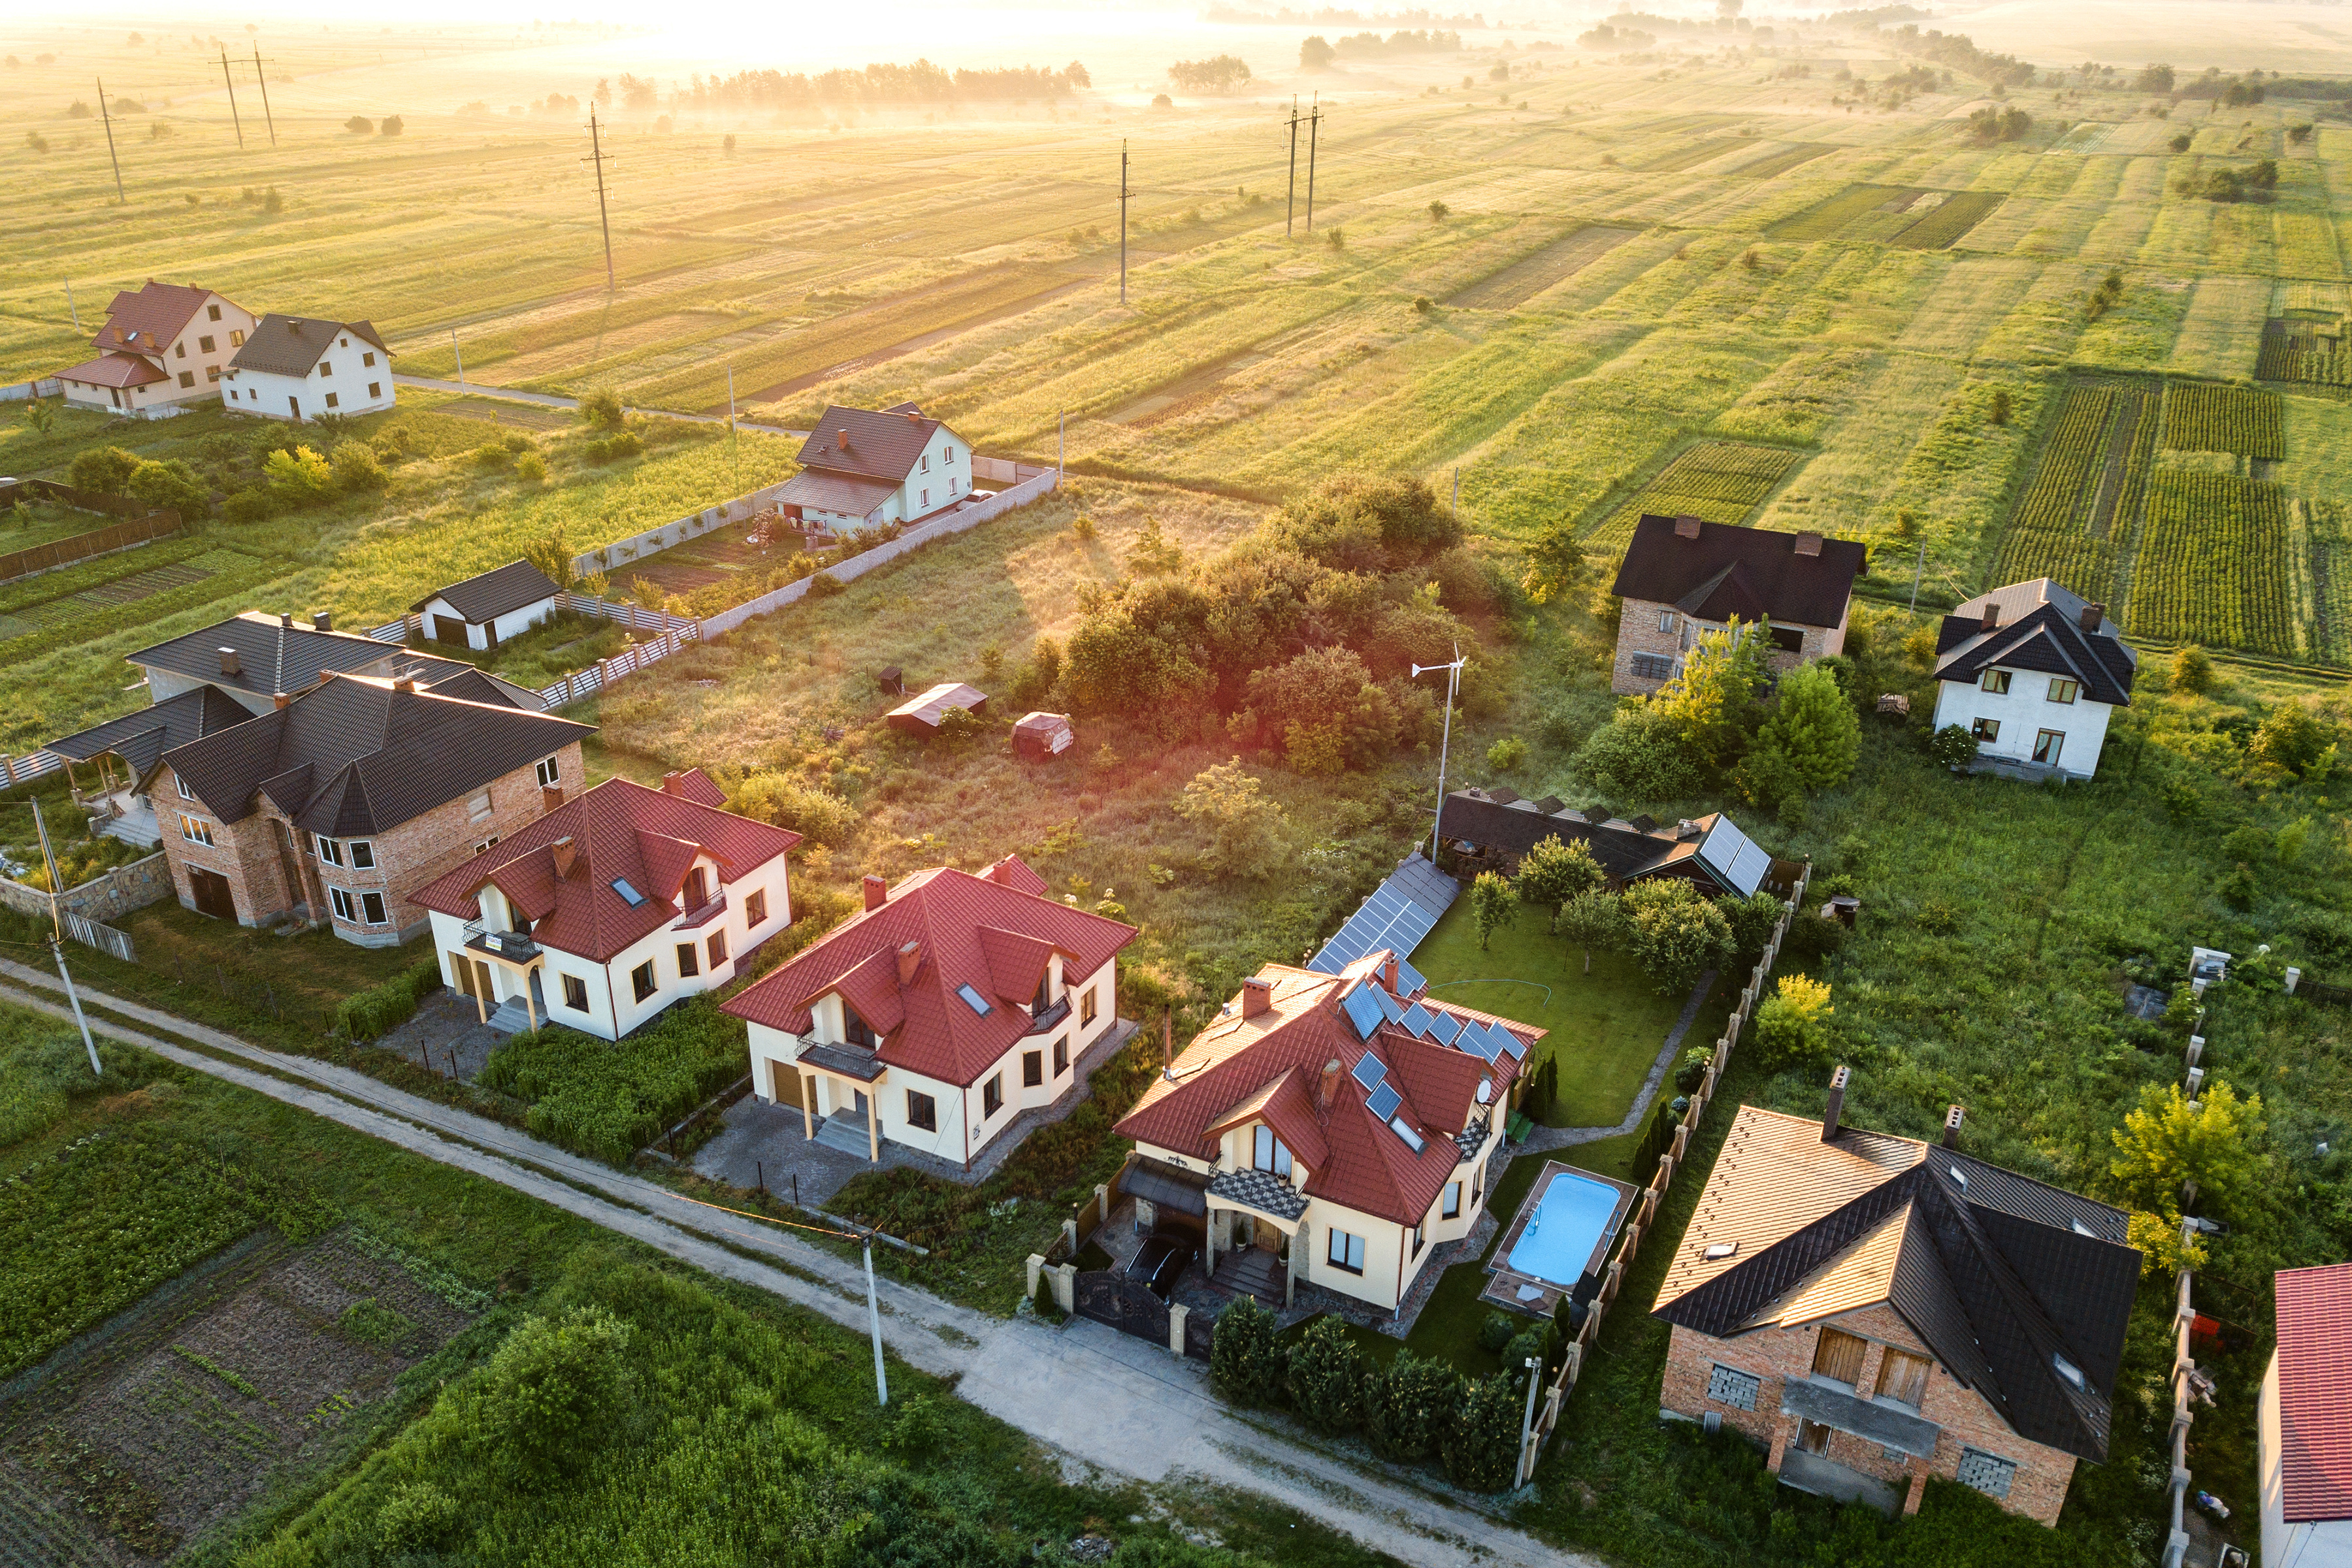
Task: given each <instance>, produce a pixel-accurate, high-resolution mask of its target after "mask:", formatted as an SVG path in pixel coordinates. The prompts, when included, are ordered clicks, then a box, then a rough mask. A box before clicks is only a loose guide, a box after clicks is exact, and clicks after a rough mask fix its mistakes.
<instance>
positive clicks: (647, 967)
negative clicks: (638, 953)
mask: <svg viewBox="0 0 2352 1568" xmlns="http://www.w3.org/2000/svg"><path fill="white" fill-rule="evenodd" d="M629 989H630V990H632V991H634V992H635V993H636V995H637V1000H638V1001H640V1002H642V1001H644V1000H645V999H646V997H648V996H650V995H652V994H654V989H655V987H654V961H653V960H652V959H650V958H648V959H646V961H645V962H644V963H640V964H638V965H637V966H636V967H635V969H632V970H630V971H629Z"/></svg>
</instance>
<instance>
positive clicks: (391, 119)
mask: <svg viewBox="0 0 2352 1568" xmlns="http://www.w3.org/2000/svg"><path fill="white" fill-rule="evenodd" d="M406 129H408V128H407V127H406V126H404V125H403V124H402V123H401V122H400V116H399V115H397V114H387V115H385V116H384V117H383V124H381V125H379V126H377V127H376V132H377V133H378V134H379V135H383V136H397V135H399V134H400V133H401V132H403V131H405V130H406Z"/></svg>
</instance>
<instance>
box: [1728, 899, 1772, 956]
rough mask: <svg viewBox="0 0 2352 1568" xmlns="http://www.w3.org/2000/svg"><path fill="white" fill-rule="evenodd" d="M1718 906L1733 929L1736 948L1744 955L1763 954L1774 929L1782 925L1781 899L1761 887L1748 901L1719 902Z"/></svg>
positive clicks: (1732, 938)
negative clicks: (1751, 953)
mask: <svg viewBox="0 0 2352 1568" xmlns="http://www.w3.org/2000/svg"><path fill="white" fill-rule="evenodd" d="M1715 907H1716V908H1717V909H1718V910H1722V911H1723V919H1724V922H1725V923H1726V924H1727V925H1728V926H1730V928H1731V941H1732V945H1733V947H1734V948H1735V949H1736V950H1737V951H1738V952H1741V953H1743V954H1745V953H1750V952H1763V951H1764V944H1765V943H1766V942H1769V941H1771V940H1772V928H1773V927H1774V926H1776V925H1779V924H1780V900H1778V899H1776V898H1774V897H1773V896H1772V895H1771V894H1769V893H1768V892H1766V891H1764V889H1761V888H1759V889H1757V890H1756V891H1754V892H1752V893H1750V894H1748V896H1747V897H1746V898H1744V899H1734V898H1720V899H1717V900H1715Z"/></svg>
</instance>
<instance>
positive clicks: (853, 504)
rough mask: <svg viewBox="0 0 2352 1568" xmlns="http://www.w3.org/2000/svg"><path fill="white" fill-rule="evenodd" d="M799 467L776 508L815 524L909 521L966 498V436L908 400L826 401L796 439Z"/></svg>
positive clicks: (851, 526) (845, 527)
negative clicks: (877, 404) (876, 403)
mask: <svg viewBox="0 0 2352 1568" xmlns="http://www.w3.org/2000/svg"><path fill="white" fill-rule="evenodd" d="M800 468H801V471H800V472H799V473H797V474H794V475H793V477H792V478H791V479H787V480H785V481H784V484H783V488H782V489H779V490H778V491H777V492H776V508H777V510H779V511H781V512H782V514H783V515H784V516H786V517H789V518H794V519H797V520H798V521H801V522H803V523H807V524H810V525H812V526H814V527H816V528H821V529H830V530H837V531H844V532H854V531H856V530H858V529H863V528H877V527H880V526H882V525H884V524H887V523H893V522H917V521H921V520H922V519H924V518H927V517H929V516H931V515H932V514H933V513H935V512H942V511H946V510H950V508H952V507H957V506H961V505H962V504H963V503H964V502H966V501H969V500H971V477H972V476H971V445H970V443H968V442H966V441H965V440H964V438H963V437H961V436H959V435H957V434H956V433H955V432H954V431H952V430H950V429H949V428H948V427H947V426H944V425H942V424H940V422H939V421H938V420H936V419H929V418H926V417H924V415H923V411H922V410H921V409H919V408H918V407H916V406H915V405H913V404H911V403H900V404H896V405H892V406H891V407H888V408H883V409H872V408H845V407H843V406H841V405H838V404H835V405H832V406H830V407H828V408H826V409H825V411H824V417H823V418H821V419H819V420H818V421H817V422H816V428H815V429H814V430H811V431H810V432H809V435H808V439H807V440H806V441H803V443H801V451H800Z"/></svg>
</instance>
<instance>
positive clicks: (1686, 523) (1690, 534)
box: [1675, 514, 1698, 539]
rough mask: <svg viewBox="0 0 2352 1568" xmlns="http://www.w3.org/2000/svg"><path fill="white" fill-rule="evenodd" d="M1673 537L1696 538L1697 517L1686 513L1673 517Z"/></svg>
mask: <svg viewBox="0 0 2352 1568" xmlns="http://www.w3.org/2000/svg"><path fill="white" fill-rule="evenodd" d="M1697 537H1698V519H1696V518H1695V517H1691V516H1689V515H1687V514H1685V515H1684V516H1682V517H1678V518H1676V519H1675V538H1676V539H1696V538H1697Z"/></svg>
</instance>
